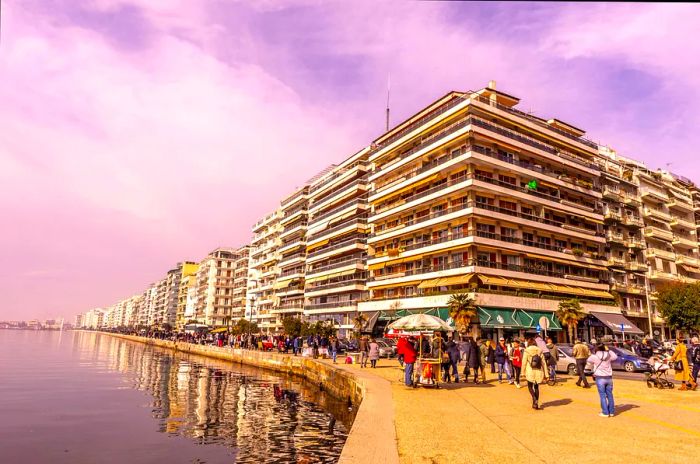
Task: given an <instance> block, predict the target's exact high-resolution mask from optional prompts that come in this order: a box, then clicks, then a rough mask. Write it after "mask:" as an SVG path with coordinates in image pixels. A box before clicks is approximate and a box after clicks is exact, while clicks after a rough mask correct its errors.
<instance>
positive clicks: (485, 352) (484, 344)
mask: <svg viewBox="0 0 700 464" xmlns="http://www.w3.org/2000/svg"><path fill="white" fill-rule="evenodd" d="M490 346H491V343H490V342H489V341H488V340H481V344H480V345H479V353H480V354H481V358H480V360H479V362H480V364H479V369H480V370H481V382H482V383H486V364H487V363H488V357H489V347H490ZM492 372H493V371H492Z"/></svg>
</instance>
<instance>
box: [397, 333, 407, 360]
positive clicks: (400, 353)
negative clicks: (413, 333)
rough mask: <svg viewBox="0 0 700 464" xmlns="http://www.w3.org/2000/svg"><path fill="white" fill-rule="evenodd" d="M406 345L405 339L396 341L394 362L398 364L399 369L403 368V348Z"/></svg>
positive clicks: (401, 338)
mask: <svg viewBox="0 0 700 464" xmlns="http://www.w3.org/2000/svg"><path fill="white" fill-rule="evenodd" d="M406 343H408V340H407V339H406V337H399V339H398V340H397V341H396V360H397V361H398V362H399V365H400V366H401V367H403V363H404V360H403V358H404V347H405V346H406Z"/></svg>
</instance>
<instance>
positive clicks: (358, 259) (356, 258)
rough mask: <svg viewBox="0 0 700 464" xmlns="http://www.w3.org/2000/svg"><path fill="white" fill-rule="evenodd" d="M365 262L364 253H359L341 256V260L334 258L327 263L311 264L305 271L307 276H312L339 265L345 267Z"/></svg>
mask: <svg viewBox="0 0 700 464" xmlns="http://www.w3.org/2000/svg"><path fill="white" fill-rule="evenodd" d="M364 262H365V255H363V254H360V255H357V254H355V255H350V256H348V257H347V258H343V259H341V260H335V261H332V262H330V263H328V264H324V265H322V266H311V267H310V268H309V270H308V271H307V275H308V276H312V275H313V274H318V273H321V272H325V271H330V270H332V269H338V268H341V267H346V266H352V265H353V264H354V265H358V264H359V265H361V264H364Z"/></svg>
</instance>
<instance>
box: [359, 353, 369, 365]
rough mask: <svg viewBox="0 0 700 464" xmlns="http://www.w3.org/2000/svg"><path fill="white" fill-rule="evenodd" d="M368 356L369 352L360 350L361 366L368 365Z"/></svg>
mask: <svg viewBox="0 0 700 464" xmlns="http://www.w3.org/2000/svg"><path fill="white" fill-rule="evenodd" d="M367 358H369V354H368V353H367V352H366V351H360V367H367Z"/></svg>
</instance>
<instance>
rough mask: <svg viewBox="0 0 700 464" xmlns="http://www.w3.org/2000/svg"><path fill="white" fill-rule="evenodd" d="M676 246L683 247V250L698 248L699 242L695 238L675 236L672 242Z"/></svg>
mask: <svg viewBox="0 0 700 464" xmlns="http://www.w3.org/2000/svg"><path fill="white" fill-rule="evenodd" d="M671 243H673V244H674V245H675V246H677V247H683V248H697V247H698V242H697V240H696V239H695V237H690V236H687V237H683V236H681V235H674V236H673V240H672V242H671Z"/></svg>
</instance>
